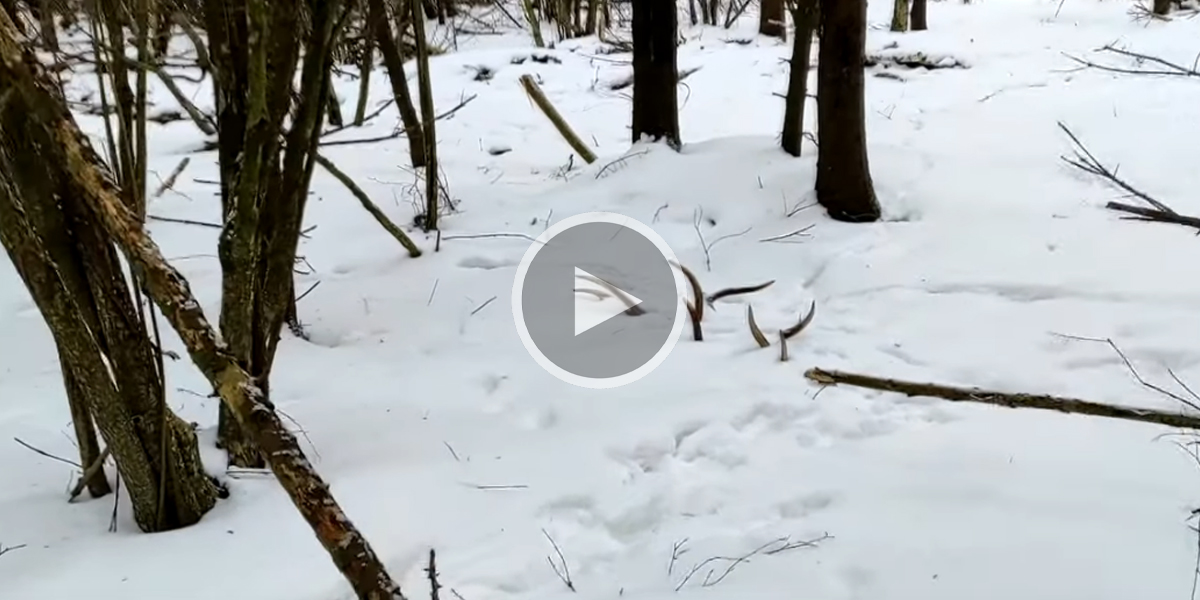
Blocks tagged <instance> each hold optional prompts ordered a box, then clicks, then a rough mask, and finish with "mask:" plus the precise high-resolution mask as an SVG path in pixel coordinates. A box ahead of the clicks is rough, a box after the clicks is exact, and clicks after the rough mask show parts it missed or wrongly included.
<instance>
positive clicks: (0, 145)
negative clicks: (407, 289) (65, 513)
mask: <svg viewBox="0 0 1200 600" xmlns="http://www.w3.org/2000/svg"><path fill="white" fill-rule="evenodd" d="M54 90H55V87H54V84H53V82H52V81H51V79H50V77H49V76H48V75H46V74H45V72H44V70H43V69H42V67H41V65H40V64H38V63H37V59H36V57H35V55H33V54H32V53H26V52H23V51H22V49H21V48H20V47H19V46H18V44H17V42H16V30H15V28H14V27H13V26H12V23H11V21H10V20H8V19H7V17H6V16H3V15H0V98H4V99H5V102H3V103H0V243H2V244H3V245H4V247H5V250H6V251H7V252H8V254H9V256H10V258H12V260H13V263H14V265H15V266H16V268H17V272H18V273H19V274H20V276H21V278H22V280H23V281H24V282H25V285H26V287H27V288H28V289H29V291H30V295H31V296H32V297H33V299H34V302H35V304H37V306H38V308H39V310H40V311H41V312H42V315H43V318H44V319H45V320H46V323H47V325H48V326H49V328H50V331H51V333H52V335H53V336H54V339H55V343H56V345H57V347H58V348H59V350H60V362H61V363H62V368H63V376H64V383H65V385H66V386H67V390H68V399H69V401H71V400H72V398H71V396H72V395H75V396H76V397H75V398H74V400H81V399H80V398H79V397H78V396H79V395H83V394H86V398H85V399H82V400H81V401H80V402H77V403H76V406H74V407H73V408H74V409H75V410H73V416H74V417H75V418H76V420H77V422H76V426H77V427H90V424H88V425H83V424H82V423H81V422H80V421H84V420H85V416H84V414H83V413H82V409H83V407H84V406H86V408H87V410H88V411H89V412H90V414H91V415H92V417H93V418H94V420H95V423H96V425H97V426H98V428H99V429H100V432H101V434H102V435H103V437H104V440H105V442H106V443H107V444H108V448H110V449H111V451H112V455H113V457H114V458H115V460H116V463H117V468H118V470H119V471H120V473H121V477H122V479H123V480H124V482H125V484H126V489H127V490H128V493H129V496H130V499H131V504H132V506H133V513H134V519H135V521H136V522H137V524H138V526H139V527H140V528H141V529H142V530H144V531H163V530H168V529H175V528H179V527H184V526H187V525H190V524H192V523H195V522H196V521H198V520H200V518H201V517H202V516H203V515H204V514H205V513H206V512H207V511H208V510H209V509H211V508H212V506H213V505H214V504H215V503H216V497H217V488H216V486H215V485H214V483H213V482H212V480H211V479H210V478H209V477H208V476H207V475H206V474H205V471H204V469H203V465H202V464H201V462H200V455H199V448H198V445H197V442H196V436H195V432H194V431H192V429H191V427H190V426H189V425H187V424H186V423H184V422H183V421H181V420H180V419H179V418H178V417H176V416H175V415H174V414H173V413H171V412H170V411H169V410H167V409H166V406H165V403H164V399H163V398H162V396H161V389H162V384H161V379H160V374H159V373H158V366H157V361H156V359H155V356H154V352H156V349H155V347H154V345H153V344H152V343H151V342H150V340H149V338H148V336H147V332H146V331H145V329H144V328H143V327H142V325H141V320H140V319H139V318H138V309H137V307H136V305H135V303H134V301H133V299H132V298H131V297H130V285H129V281H128V280H127V279H126V278H125V276H124V273H123V272H122V270H121V269H122V267H121V264H120V262H119V260H118V257H117V253H116V250H115V249H114V248H113V246H112V245H111V243H110V241H109V238H108V237H107V236H106V235H105V233H104V231H103V230H102V228H101V227H100V222H99V221H98V220H97V219H96V217H95V215H94V214H93V213H92V212H91V211H90V209H89V208H88V206H87V205H86V204H85V203H84V202H83V198H84V197H85V196H86V194H87V190H86V187H85V186H84V185H83V184H82V183H81V180H80V179H79V174H78V173H77V172H75V171H73V170H72V168H73V165H72V163H71V161H70V160H69V156H68V155H67V153H66V152H65V151H64V148H63V146H62V145H61V144H60V143H59V137H60V134H61V131H60V130H59V128H60V127H61V126H62V123H63V121H64V120H70V114H69V113H68V112H67V109H66V106H65V103H64V102H63V100H62V99H61V98H59V97H57V96H56V94H55V92H54ZM70 125H71V126H72V127H73V126H74V123H73V121H70ZM75 131H77V130H75ZM93 156H94V154H93ZM100 165H102V163H100V162H99V158H98V157H97V158H95V160H94V164H93V165H91V167H90V168H91V169H92V170H93V171H95V170H98V169H100V168H102V167H101V166H100ZM110 188H111V189H110V194H111V196H112V198H113V201H114V202H116V203H117V204H118V205H119V206H121V207H122V209H124V210H126V211H127V213H128V215H129V218H130V219H131V220H132V221H134V222H135V223H136V222H137V216H136V213H134V212H132V210H131V208H130V207H129V206H127V205H125V204H124V199H122V198H118V196H121V195H122V194H120V191H119V190H118V189H117V188H116V187H115V186H110ZM164 428H165V429H164ZM88 437H89V436H88V435H87V434H86V433H84V435H83V437H82V438H81V446H82V445H89V444H90V443H92V442H94V441H95V440H94V438H93V439H91V440H89V439H88ZM164 443H165V445H164ZM84 453H88V454H89V456H83V454H84ZM90 453H91V450H90V449H84V448H82V447H81V458H84V459H85V461H86V460H88V459H92V460H93V461H94V457H93V456H90ZM164 461H165V462H164ZM95 491H96V489H95V488H93V492H95ZM160 491H162V492H165V493H160Z"/></svg>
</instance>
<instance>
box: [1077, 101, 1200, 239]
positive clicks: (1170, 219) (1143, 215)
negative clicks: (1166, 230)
mask: <svg viewBox="0 0 1200 600" xmlns="http://www.w3.org/2000/svg"><path fill="white" fill-rule="evenodd" d="M1058 128H1059V129H1062V130H1063V133H1066V134H1067V137H1069V138H1070V139H1071V143H1072V144H1073V145H1074V148H1073V149H1072V150H1073V152H1074V156H1073V157H1067V156H1060V157H1059V158H1061V159H1062V161H1063V162H1065V163H1067V164H1068V165H1071V166H1072V167H1075V168H1076V169H1079V170H1080V171H1083V172H1084V173H1087V174H1089V175H1093V176H1095V177H1099V178H1100V179H1103V180H1104V181H1107V182H1109V183H1110V184H1112V185H1114V186H1116V187H1117V188H1119V189H1120V190H1121V191H1123V192H1125V193H1126V195H1127V197H1132V198H1137V199H1138V200H1141V201H1142V202H1145V203H1146V204H1148V205H1149V206H1150V208H1145V207H1139V206H1133V205H1131V204H1125V203H1122V202H1109V203H1107V204H1105V205H1104V207H1105V208H1107V209H1109V210H1115V211H1119V212H1124V213H1128V214H1131V215H1134V216H1133V217H1126V218H1131V219H1136V220H1139V221H1157V222H1160V223H1173V224H1176V225H1184V226H1187V227H1195V228H1197V229H1198V230H1200V217H1191V216H1186V215H1180V214H1179V213H1177V212H1175V210H1174V209H1172V208H1171V207H1170V206H1167V205H1166V204H1165V203H1163V202H1161V201H1159V200H1158V199H1156V198H1154V197H1152V196H1151V195H1149V194H1147V193H1146V192H1143V191H1142V190H1140V189H1138V188H1136V187H1133V185H1132V184H1130V183H1129V182H1127V181H1125V180H1124V179H1121V178H1120V177H1118V176H1117V173H1116V170H1115V169H1110V168H1108V167H1106V166H1105V165H1104V164H1103V163H1101V162H1100V160H1099V159H1097V158H1096V157H1095V155H1093V154H1092V153H1091V151H1090V150H1088V149H1087V146H1084V145H1083V142H1082V141H1080V140H1079V137H1078V136H1076V135H1075V133H1074V132H1072V131H1071V130H1070V129H1069V128H1068V127H1067V126H1066V125H1065V124H1064V123H1063V122H1062V121H1059V123H1058Z"/></svg>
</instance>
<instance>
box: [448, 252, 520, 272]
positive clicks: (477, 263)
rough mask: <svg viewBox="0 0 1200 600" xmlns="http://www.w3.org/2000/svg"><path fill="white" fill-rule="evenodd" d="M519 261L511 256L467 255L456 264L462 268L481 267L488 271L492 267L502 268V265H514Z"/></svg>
mask: <svg viewBox="0 0 1200 600" xmlns="http://www.w3.org/2000/svg"><path fill="white" fill-rule="evenodd" d="M519 262H520V261H517V260H514V259H511V258H495V257H488V256H478V255H477V256H468V257H466V258H464V259H462V260H460V261H458V266H459V267H462V268H464V269H483V270H485V271H490V270H492V269H503V268H504V267H515V266H517V265H518V264H519Z"/></svg>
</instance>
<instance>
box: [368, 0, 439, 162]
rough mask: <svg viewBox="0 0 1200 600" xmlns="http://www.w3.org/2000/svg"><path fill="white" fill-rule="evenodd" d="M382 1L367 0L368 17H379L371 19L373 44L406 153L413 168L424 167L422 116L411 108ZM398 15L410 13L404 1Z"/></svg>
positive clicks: (409, 94)
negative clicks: (397, 114)
mask: <svg viewBox="0 0 1200 600" xmlns="http://www.w3.org/2000/svg"><path fill="white" fill-rule="evenodd" d="M383 2H384V0H368V3H369V4H368V5H369V7H370V11H371V14H374V15H378V16H377V17H376V18H374V19H373V20H372V26H373V28H374V33H375V44H376V45H378V46H379V53H380V54H381V55H382V56H383V66H384V68H385V69H387V73H388V80H389V81H390V82H391V84H392V97H393V98H395V101H396V109H397V110H399V111H400V121H401V122H402V123H403V124H404V131H405V133H406V135H407V137H408V152H409V156H410V157H411V159H412V166H413V168H414V169H419V168H421V167H424V166H425V162H426V159H425V132H424V130H423V129H422V128H421V117H420V116H419V115H418V114H417V108H416V106H414V105H413V99H412V93H411V92H409V89H408V76H407V75H406V74H405V73H404V58H403V57H402V56H401V55H400V46H399V44H397V42H396V38H395V37H393V34H392V26H391V25H389V24H388V19H387V18H386V15H387V14H388V12H387V7H386V6H385V5H384V3H383ZM398 12H401V13H407V12H409V10H408V6H407V0H402V2H401V7H400V8H399V9H398ZM407 21H408V20H407V19H401V18H399V15H397V18H396V22H397V23H405V22H407Z"/></svg>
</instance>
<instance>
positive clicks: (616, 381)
mask: <svg viewBox="0 0 1200 600" xmlns="http://www.w3.org/2000/svg"><path fill="white" fill-rule="evenodd" d="M588 223H611V224H614V225H619V226H621V227H628V228H629V229H632V230H634V231H635V232H637V233H638V234H640V235H641V236H642V237H644V238H646V239H647V240H649V241H650V242H651V243H652V244H654V247H655V248H657V249H658V251H659V253H660V254H661V255H662V258H663V260H665V261H667V264H668V266H670V268H671V276H672V280H673V281H674V283H675V295H676V297H677V298H678V299H679V300H680V301H678V302H676V303H675V318H674V321H673V323H672V325H671V333H670V334H669V335H668V336H667V339H666V341H664V342H663V344H662V346H661V347H660V348H659V349H658V351H657V352H655V353H654V356H652V357H650V360H648V361H646V362H645V363H642V365H641V366H639V367H638V368H636V369H634V370H632V371H630V372H628V373H624V374H622V375H617V376H614V377H584V376H582V375H577V374H575V373H572V372H570V371H567V370H566V369H563V368H562V367H560V366H558V365H557V364H555V363H554V361H552V360H550V359H549V358H548V357H547V356H546V355H545V354H544V353H543V352H542V351H541V349H540V348H538V346H537V344H536V343H534V341H533V337H532V336H530V334H529V327H528V326H527V325H526V324H525V315H523V314H522V311H521V308H522V306H523V304H522V299H523V297H524V293H523V288H524V287H525V285H524V284H525V276H526V275H527V274H528V273H529V267H530V265H531V264H532V263H533V259H534V257H535V256H537V253H538V252H540V251H542V250H543V249H545V248H546V246H547V245H549V244H550V241H551V240H552V239H553V238H554V237H555V236H556V235H558V234H560V233H562V232H564V231H566V230H568V229H570V228H572V227H575V226H577V225H584V224H588ZM677 264H679V261H678V260H677V259H676V258H675V252H674V251H673V250H671V247H670V246H668V245H667V242H666V240H664V239H663V238H662V236H660V235H658V233H657V232H656V231H654V230H653V229H651V228H650V227H649V226H648V225H646V224H645V223H642V222H641V221H638V220H637V219H634V218H632V217H628V216H625V215H622V214H618V213H613V212H604V211H596V212H586V213H580V214H577V215H574V216H571V217H567V218H565V219H563V220H561V221H559V222H557V223H555V224H554V225H552V226H551V227H549V228H547V229H546V230H545V231H543V232H542V233H541V234H540V235H538V236H537V238H535V241H534V242H533V243H531V244H530V245H529V248H528V249H527V250H526V251H525V255H524V256H522V257H521V262H520V263H519V264H518V265H517V272H516V274H515V275H514V277H513V288H512V313H513V322H514V323H515V324H516V326H517V335H518V336H519V337H520V338H521V345H523V346H525V351H526V352H528V353H529V355H530V356H532V357H533V360H534V361H535V362H537V364H538V365H539V366H540V367H542V368H543V369H545V370H546V371H547V372H549V373H550V374H551V375H553V376H555V377H556V378H558V379H559V380H561V381H563V382H566V383H569V384H571V385H575V386H579V387H583V388H589V389H594V390H605V389H613V388H618V387H621V386H623V385H628V384H630V383H633V382H635V381H637V380H639V379H641V378H643V377H645V376H646V375H649V374H650V372H651V371H653V370H654V369H656V368H658V366H659V365H661V364H662V363H663V361H665V360H666V359H667V355H669V354H670V353H671V351H672V350H674V349H675V344H676V343H677V342H678V341H679V337H680V336H681V335H682V334H683V324H684V321H685V320H686V319H687V313H686V309H685V307H684V305H683V302H682V299H683V289H684V285H685V284H684V281H683V274H682V273H680V272H679V269H677V268H676V267H675V265H677ZM701 301H703V300H701Z"/></svg>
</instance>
